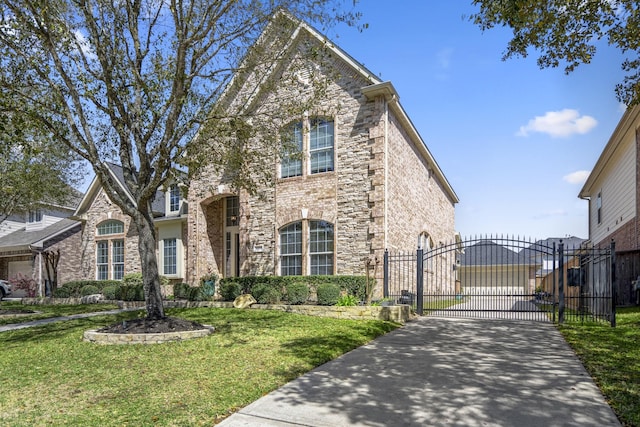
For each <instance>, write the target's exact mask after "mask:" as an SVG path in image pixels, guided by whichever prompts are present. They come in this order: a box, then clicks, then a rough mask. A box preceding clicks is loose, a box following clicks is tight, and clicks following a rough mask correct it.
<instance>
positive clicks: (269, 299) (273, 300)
mask: <svg viewBox="0 0 640 427" xmlns="http://www.w3.org/2000/svg"><path fill="white" fill-rule="evenodd" d="M251 295H253V297H254V298H255V299H256V301H258V304H277V303H279V302H280V300H281V299H282V292H281V291H280V290H279V289H277V288H275V287H274V286H273V285H269V284H266V283H265V284H258V285H255V286H254V287H253V288H252V289H251Z"/></svg>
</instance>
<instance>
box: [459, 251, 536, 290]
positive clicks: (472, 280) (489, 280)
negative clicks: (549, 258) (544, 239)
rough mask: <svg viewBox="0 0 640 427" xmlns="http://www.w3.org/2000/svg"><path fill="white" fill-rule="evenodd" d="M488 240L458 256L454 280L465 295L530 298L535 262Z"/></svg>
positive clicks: (534, 275) (520, 253) (533, 283)
mask: <svg viewBox="0 0 640 427" xmlns="http://www.w3.org/2000/svg"><path fill="white" fill-rule="evenodd" d="M524 251H526V249H523V250H521V251H519V252H515V251H513V250H511V249H509V248H507V247H505V246H503V245H501V244H498V243H496V242H493V241H491V240H480V241H479V242H477V243H475V244H473V245H471V246H468V247H466V248H465V249H464V252H462V253H461V254H459V255H458V260H459V265H458V267H457V270H458V280H459V281H460V285H461V286H462V293H464V294H467V295H474V294H475V295H502V294H513V295H531V294H533V292H534V290H535V284H536V271H537V270H538V269H539V268H540V266H541V265H542V262H539V263H538V262H536V260H535V259H531V258H530V257H528V256H527V255H526V253H524Z"/></svg>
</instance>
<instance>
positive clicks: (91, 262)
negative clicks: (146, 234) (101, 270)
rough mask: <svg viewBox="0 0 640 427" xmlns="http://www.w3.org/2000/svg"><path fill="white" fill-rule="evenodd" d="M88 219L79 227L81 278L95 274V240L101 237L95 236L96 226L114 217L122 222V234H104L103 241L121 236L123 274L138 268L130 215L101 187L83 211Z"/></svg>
mask: <svg viewBox="0 0 640 427" xmlns="http://www.w3.org/2000/svg"><path fill="white" fill-rule="evenodd" d="M86 218H87V220H86V221H85V222H84V224H83V228H82V243H81V246H80V247H79V250H78V257H79V258H80V259H79V263H80V274H81V277H82V278H84V279H95V278H96V277H97V276H96V241H97V240H102V239H103V238H102V237H98V236H97V235H96V232H97V226H98V225H99V224H100V223H102V222H104V221H107V220H110V219H113V220H118V221H121V222H122V223H124V230H125V232H124V233H123V234H120V235H118V234H115V235H108V236H104V240H114V239H124V257H125V259H124V274H128V273H136V272H140V271H141V267H140V255H139V254H138V233H137V231H136V229H135V226H134V225H133V224H132V223H131V218H129V217H128V216H127V215H125V214H124V213H122V211H121V210H120V208H119V207H118V206H117V205H115V204H114V203H112V202H111V200H109V198H108V197H107V195H106V194H105V192H104V190H100V191H99V193H98V195H97V196H96V198H95V200H94V201H93V203H92V204H91V207H90V208H89V209H88V210H87V212H86Z"/></svg>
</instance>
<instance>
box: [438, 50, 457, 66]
mask: <svg viewBox="0 0 640 427" xmlns="http://www.w3.org/2000/svg"><path fill="white" fill-rule="evenodd" d="M452 56H453V49H451V48H445V49H441V50H440V51H439V52H438V53H437V55H436V58H437V63H438V65H439V66H440V68H443V69H447V68H449V66H450V65H451V58H452Z"/></svg>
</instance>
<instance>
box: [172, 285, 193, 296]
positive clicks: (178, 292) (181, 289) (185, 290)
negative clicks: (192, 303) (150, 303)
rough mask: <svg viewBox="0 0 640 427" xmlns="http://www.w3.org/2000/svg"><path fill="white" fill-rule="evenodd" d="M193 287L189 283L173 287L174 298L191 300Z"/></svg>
mask: <svg viewBox="0 0 640 427" xmlns="http://www.w3.org/2000/svg"><path fill="white" fill-rule="evenodd" d="M190 293H191V286H190V285H189V284H188V283H176V284H175V285H173V297H174V298H175V299H189V294H190Z"/></svg>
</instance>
